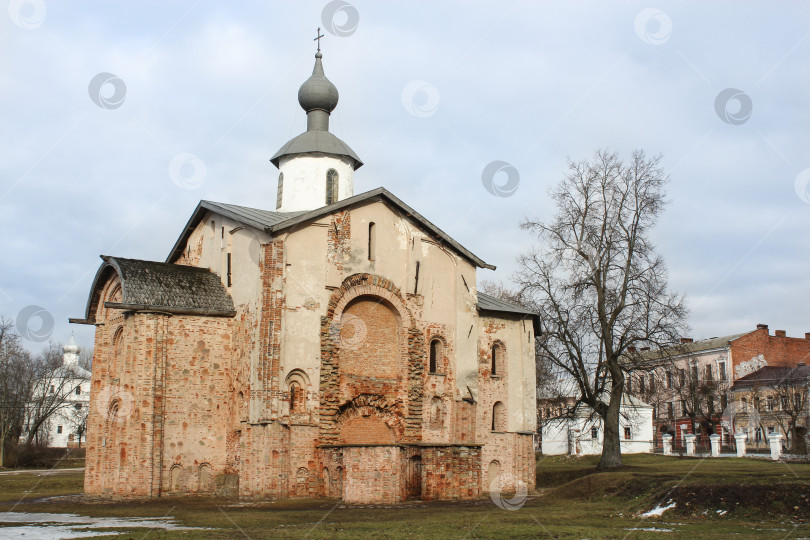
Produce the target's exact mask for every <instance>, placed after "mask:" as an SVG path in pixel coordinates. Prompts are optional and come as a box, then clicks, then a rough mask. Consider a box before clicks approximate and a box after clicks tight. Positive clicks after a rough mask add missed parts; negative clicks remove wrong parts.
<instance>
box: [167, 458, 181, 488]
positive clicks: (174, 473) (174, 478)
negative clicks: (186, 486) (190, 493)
mask: <svg viewBox="0 0 810 540" xmlns="http://www.w3.org/2000/svg"><path fill="white" fill-rule="evenodd" d="M182 477H183V468H182V467H181V466H180V465H179V464H175V465H172V468H171V471H170V473H169V486H170V489H171V490H172V491H174V492H177V491H180V490H181V489H182V488H183V485H182V483H183V479H182Z"/></svg>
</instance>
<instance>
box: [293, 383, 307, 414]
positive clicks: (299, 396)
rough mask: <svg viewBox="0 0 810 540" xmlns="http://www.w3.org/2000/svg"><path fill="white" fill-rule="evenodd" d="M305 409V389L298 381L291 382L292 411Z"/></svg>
mask: <svg viewBox="0 0 810 540" xmlns="http://www.w3.org/2000/svg"><path fill="white" fill-rule="evenodd" d="M303 410H304V391H303V389H302V388H301V385H300V384H298V383H297V382H291V383H290V412H301V411H303Z"/></svg>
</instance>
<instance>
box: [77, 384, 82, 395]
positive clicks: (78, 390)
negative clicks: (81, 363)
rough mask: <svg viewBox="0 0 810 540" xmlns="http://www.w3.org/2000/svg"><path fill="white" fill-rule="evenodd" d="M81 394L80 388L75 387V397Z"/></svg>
mask: <svg viewBox="0 0 810 540" xmlns="http://www.w3.org/2000/svg"><path fill="white" fill-rule="evenodd" d="M81 394H82V387H81V386H77V387H76V395H77V396H80V395H81Z"/></svg>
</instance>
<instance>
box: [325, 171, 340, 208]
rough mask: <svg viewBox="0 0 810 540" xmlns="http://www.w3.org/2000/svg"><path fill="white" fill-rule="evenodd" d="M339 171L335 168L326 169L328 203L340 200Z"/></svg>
mask: <svg viewBox="0 0 810 540" xmlns="http://www.w3.org/2000/svg"><path fill="white" fill-rule="evenodd" d="M338 181H339V179H338V172H337V171H336V170H335V169H329V170H328V171H326V204H334V203H336V202H337V201H338Z"/></svg>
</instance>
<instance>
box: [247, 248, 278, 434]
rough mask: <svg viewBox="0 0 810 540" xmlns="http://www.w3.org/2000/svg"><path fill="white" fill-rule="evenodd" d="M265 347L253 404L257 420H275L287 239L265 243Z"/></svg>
mask: <svg viewBox="0 0 810 540" xmlns="http://www.w3.org/2000/svg"><path fill="white" fill-rule="evenodd" d="M263 248H264V257H263V262H262V265H261V274H262V318H261V338H260V339H261V348H260V350H259V362H258V366H257V373H256V377H255V380H256V381H258V383H259V385H260V386H259V387H258V388H252V389H251V401H252V403H251V404H252V406H253V407H256V408H257V410H256V415H257V416H258V418H257V420H259V421H267V420H270V419H275V418H277V417H278V414H279V405H278V402H279V400H280V399H281V398H282V397H283V396H282V393H281V391H280V389H279V377H280V373H279V371H280V370H279V368H280V363H281V358H280V355H281V316H282V313H283V311H284V306H285V302H284V287H283V281H284V242H283V241H281V240H275V241H273V242H270V243H269V244H266V245H264V246H263Z"/></svg>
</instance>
